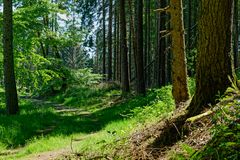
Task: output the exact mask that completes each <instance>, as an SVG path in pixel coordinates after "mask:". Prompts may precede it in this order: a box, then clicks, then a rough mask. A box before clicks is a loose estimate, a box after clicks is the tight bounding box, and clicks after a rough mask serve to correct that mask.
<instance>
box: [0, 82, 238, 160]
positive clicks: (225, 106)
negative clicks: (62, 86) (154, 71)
mask: <svg viewBox="0 0 240 160" xmlns="http://www.w3.org/2000/svg"><path fill="white" fill-rule="evenodd" d="M190 88H191V86H190ZM239 93H240V92H239V91H236V92H235V93H234V94H230V95H227V96H225V97H222V98H221V99H220V103H218V104H217V105H216V106H214V107H212V108H210V109H207V110H204V111H203V113H202V114H200V116H197V117H194V118H191V119H188V120H187V122H186V123H185V120H184V125H183V127H182V128H178V127H177V126H178V124H175V125H174V124H173V126H174V127H173V130H170V132H166V133H167V134H162V133H161V132H162V129H163V128H164V127H167V128H168V126H171V119H174V115H175V116H176V117H177V116H179V115H180V117H181V114H182V110H183V109H184V107H183V108H180V109H178V110H176V111H175V112H173V110H174V102H173V98H172V95H171V86H167V87H163V88H161V89H153V90H149V91H148V94H147V96H146V97H141V96H137V97H136V96H133V95H131V94H130V95H127V96H125V97H122V96H121V93H120V91H119V89H118V88H116V87H115V86H113V85H106V84H104V85H103V84H101V85H98V86H93V87H88V88H81V87H76V86H74V87H73V88H70V89H69V90H68V91H66V92H65V93H60V94H57V95H55V96H48V97H47V96H45V98H41V99H36V98H28V97H21V100H20V104H21V105H20V107H21V113H20V114H19V115H17V116H11V117H9V116H6V115H5V114H3V102H1V99H0V159H4V160H8V159H20V160H48V159H59V160H62V159H131V158H133V159H141V158H142V159H149V160H151V159H179V160H182V159H211V158H212V159H214V158H215V159H216V158H217V159H223V157H227V159H236V160H237V159H239V156H240V155H239V153H238V151H239V150H240V134H239V133H240V121H239V119H240V96H239V95H240V94H239ZM0 97H3V90H1V89H0ZM1 108H2V109H1ZM169 128H170V127H169ZM159 135H164V136H163V137H159ZM166 135H168V136H166ZM159 142H160V143H159ZM162 142H171V143H164V144H163V143H162ZM130 157H131V158H130Z"/></svg>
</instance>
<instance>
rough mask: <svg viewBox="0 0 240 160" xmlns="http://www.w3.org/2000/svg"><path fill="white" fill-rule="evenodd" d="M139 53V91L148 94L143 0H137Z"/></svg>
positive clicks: (137, 59)
mask: <svg viewBox="0 0 240 160" xmlns="http://www.w3.org/2000/svg"><path fill="white" fill-rule="evenodd" d="M136 21H137V27H136V28H137V31H136V38H137V53H136V62H137V68H136V69H137V92H138V93H139V94H144V95H145V94H146V89H145V78H144V62H143V0H138V1H137V13H136Z"/></svg>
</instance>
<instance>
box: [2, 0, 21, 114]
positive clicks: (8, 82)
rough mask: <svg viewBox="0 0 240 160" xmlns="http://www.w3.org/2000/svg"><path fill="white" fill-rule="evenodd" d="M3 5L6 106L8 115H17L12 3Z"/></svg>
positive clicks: (8, 1)
mask: <svg viewBox="0 0 240 160" xmlns="http://www.w3.org/2000/svg"><path fill="white" fill-rule="evenodd" d="M3 4H4V7H3V54H4V84H5V95H6V106H7V113H8V114H17V113H18V112H19V107H18V97H17V89H16V80H15V74H14V58H13V57H14V56H13V19H12V12H13V11H12V1H11V0H4V1H3Z"/></svg>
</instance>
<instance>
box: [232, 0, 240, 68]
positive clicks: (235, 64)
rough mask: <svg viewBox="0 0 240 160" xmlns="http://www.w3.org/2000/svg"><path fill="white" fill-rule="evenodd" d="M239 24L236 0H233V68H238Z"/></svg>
mask: <svg viewBox="0 0 240 160" xmlns="http://www.w3.org/2000/svg"><path fill="white" fill-rule="evenodd" d="M238 36H239V25H238V0H235V1H234V40H233V41H234V46H233V53H234V68H238V42H239V38H238Z"/></svg>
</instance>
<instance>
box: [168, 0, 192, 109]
mask: <svg viewBox="0 0 240 160" xmlns="http://www.w3.org/2000/svg"><path fill="white" fill-rule="evenodd" d="M170 3H171V4H170V6H171V9H170V13H171V25H172V32H171V33H172V52H173V63H172V80H173V90H172V93H173V97H174V99H175V103H176V104H177V105H178V104H179V103H180V102H185V101H187V100H188V99H189V94H188V86H187V65H186V53H185V39H184V26H183V9H182V5H183V4H182V0H171V2H170Z"/></svg>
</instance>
